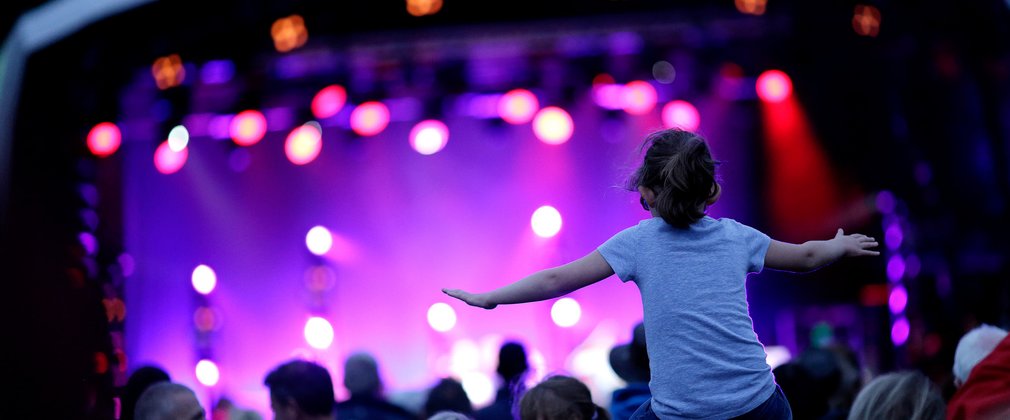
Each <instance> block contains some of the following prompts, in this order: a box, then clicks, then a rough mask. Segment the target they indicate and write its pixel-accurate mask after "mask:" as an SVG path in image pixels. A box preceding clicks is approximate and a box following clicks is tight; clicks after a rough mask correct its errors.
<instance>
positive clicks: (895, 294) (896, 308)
mask: <svg viewBox="0 0 1010 420" xmlns="http://www.w3.org/2000/svg"><path fill="white" fill-rule="evenodd" d="M887 305H888V307H889V308H890V309H891V313H892V314H900V313H901V312H903V311H904V310H905V306H906V305H908V291H907V290H905V287H904V286H901V285H898V286H894V288H893V289H891V296H890V297H888V299H887Z"/></svg>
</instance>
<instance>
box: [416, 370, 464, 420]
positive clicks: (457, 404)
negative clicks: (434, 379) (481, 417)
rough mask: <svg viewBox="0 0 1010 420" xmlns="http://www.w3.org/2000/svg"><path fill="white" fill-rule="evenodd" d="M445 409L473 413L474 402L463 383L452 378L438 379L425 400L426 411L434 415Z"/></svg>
mask: <svg viewBox="0 0 1010 420" xmlns="http://www.w3.org/2000/svg"><path fill="white" fill-rule="evenodd" d="M443 411H453V412H456V413H463V414H466V415H471V414H473V404H471V403H470V397H468V396H467V395H466V391H464V390H463V384H461V383H459V381H457V380H455V379H452V378H444V379H442V380H440V381H438V383H437V384H435V386H434V387H433V388H431V390H430V391H428V398H427V399H426V400H425V402H424V413H425V415H426V416H432V415H435V414H436V413H440V412H443Z"/></svg>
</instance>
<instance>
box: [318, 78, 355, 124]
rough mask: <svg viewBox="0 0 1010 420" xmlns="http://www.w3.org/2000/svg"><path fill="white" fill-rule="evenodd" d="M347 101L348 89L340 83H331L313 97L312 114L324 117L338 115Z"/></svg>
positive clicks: (320, 117)
mask: <svg viewBox="0 0 1010 420" xmlns="http://www.w3.org/2000/svg"><path fill="white" fill-rule="evenodd" d="M346 102H347V90H346V89H344V87H343V86H340V85H330V86H327V87H325V88H323V89H322V90H320V91H319V93H316V96H315V97H313V98H312V115H315V116H316V118H319V119H324V118H330V117H332V116H334V115H337V113H338V112H340V109H341V108H343V107H344V104H345V103H346Z"/></svg>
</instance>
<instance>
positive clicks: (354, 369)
mask: <svg viewBox="0 0 1010 420" xmlns="http://www.w3.org/2000/svg"><path fill="white" fill-rule="evenodd" d="M344 387H345V388H347V391H348V392H350V394H351V396H350V398H348V399H347V400H345V401H342V402H339V403H337V418H338V419H340V420H371V419H377V420H383V419H388V420H410V419H414V418H416V417H415V416H413V415H411V414H410V412H408V411H407V410H405V409H403V408H402V407H400V406H398V405H395V404H391V403H390V402H389V401H387V400H386V398H385V397H384V396H383V386H382V378H381V377H380V376H379V364H378V362H376V361H375V358H374V357H372V356H371V355H370V354H367V353H355V354H352V355H350V356H349V357H348V358H347V360H346V361H344Z"/></svg>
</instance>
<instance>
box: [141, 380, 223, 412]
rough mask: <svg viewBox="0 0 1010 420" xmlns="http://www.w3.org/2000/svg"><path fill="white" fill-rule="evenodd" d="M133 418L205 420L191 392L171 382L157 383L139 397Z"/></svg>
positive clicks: (200, 407) (194, 395) (198, 402)
mask: <svg viewBox="0 0 1010 420" xmlns="http://www.w3.org/2000/svg"><path fill="white" fill-rule="evenodd" d="M134 418H136V419H139V420H206V418H207V416H206V413H205V412H204V410H203V407H202V406H201V405H200V401H199V400H197V399H196V394H194V393H193V390H191V389H189V388H187V387H185V386H184V385H180V384H174V383H171V382H158V383H155V384H154V385H151V386H150V387H148V388H147V390H145V391H144V393H143V394H141V395H140V399H138V400H137V407H136V409H135V410H134Z"/></svg>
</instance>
